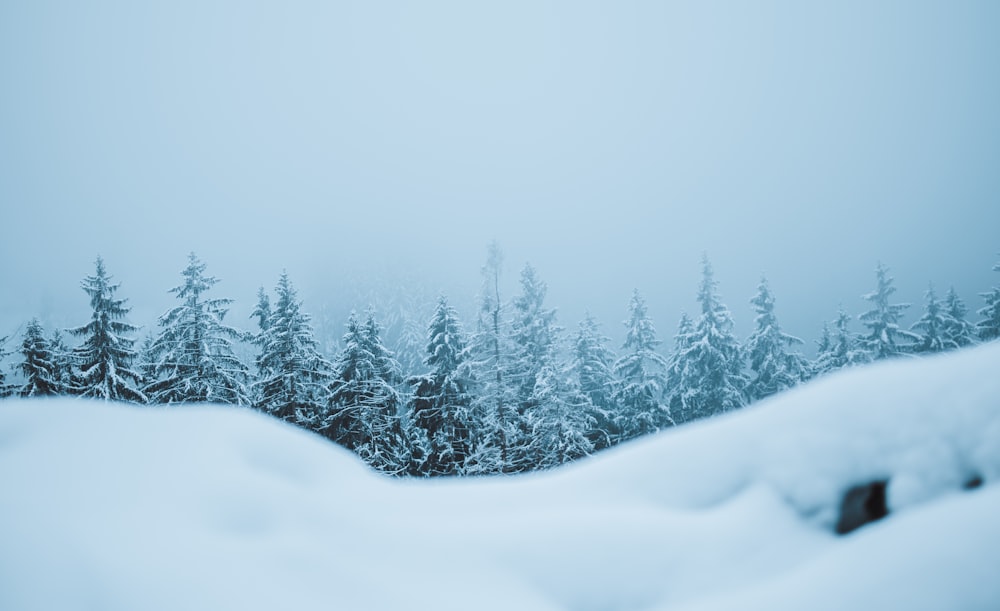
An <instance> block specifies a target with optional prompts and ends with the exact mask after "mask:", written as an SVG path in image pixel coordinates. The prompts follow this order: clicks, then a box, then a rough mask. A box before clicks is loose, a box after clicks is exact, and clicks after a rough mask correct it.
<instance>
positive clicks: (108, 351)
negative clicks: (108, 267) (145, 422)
mask: <svg viewBox="0 0 1000 611" xmlns="http://www.w3.org/2000/svg"><path fill="white" fill-rule="evenodd" d="M96 267H97V269H96V272H95V274H94V275H93V276H87V277H86V278H85V279H84V280H83V282H82V283H81V286H82V288H83V290H84V291H85V292H86V293H87V295H89V296H90V307H91V308H92V309H93V315H92V316H91V320H90V322H89V323H87V324H86V325H83V326H82V327H77V328H75V329H71V330H70V333H72V334H73V335H76V336H79V337H83V338H84V340H83V344H82V345H80V346H78V347H77V348H76V349H74V350H73V362H74V365H75V368H74V375H73V382H72V389H71V392H72V393H73V394H77V395H80V396H83V397H87V398H96V399H103V400H105V401H132V402H136V403H145V402H146V395H144V394H143V393H142V391H141V390H138V389H139V388H140V387H141V386H142V375H141V374H140V373H139V372H138V371H135V370H133V369H132V363H133V361H135V358H136V353H135V350H133V348H132V346H133V345H134V344H135V340H134V339H132V338H130V337H127V336H126V334H130V333H135V332H136V331H138V327H135V326H133V325H131V324H129V323H128V322H125V316H126V315H127V314H128V313H129V310H130V308H128V307H126V306H125V302H126V300H124V299H115V292H117V290H118V288H119V287H120V286H121V285H120V284H112V282H111V276H110V275H108V273H107V272H106V271H105V269H104V261H103V260H102V259H101V258H100V257H98V258H97V262H96Z"/></svg>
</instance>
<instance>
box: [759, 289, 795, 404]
mask: <svg viewBox="0 0 1000 611" xmlns="http://www.w3.org/2000/svg"><path fill="white" fill-rule="evenodd" d="M750 303H751V304H752V305H753V307H754V310H755V311H756V312H757V318H756V319H755V323H756V325H757V327H756V329H755V330H754V332H753V333H751V334H750V337H749V338H747V343H746V354H747V360H748V361H749V363H750V370H751V371H752V372H753V373H754V378H753V379H752V380H751V381H750V383H749V384H748V385H747V391H746V392H747V395H748V398H749V399H750V400H751V401H757V400H760V399H763V398H764V397H768V396H770V395H773V394H775V393H777V392H780V391H782V390H785V389H787V388H791V387H792V386H795V385H796V384H798V383H800V382H802V381H804V380H806V379H808V377H809V367H808V363H807V361H806V359H805V358H804V357H803V356H802V355H801V354H799V353H798V352H788V350H787V348H789V347H791V346H795V345H801V344H802V343H803V342H802V340H801V339H799V338H797V337H794V336H792V335H788V334H787V333H784V332H782V331H781V327H780V326H779V325H778V319H777V317H776V316H775V314H774V297H773V296H772V295H771V289H770V287H769V286H768V284H767V279H766V278H763V277H761V279H760V285H758V287H757V294H756V295H755V296H754V297H753V299H751V300H750Z"/></svg>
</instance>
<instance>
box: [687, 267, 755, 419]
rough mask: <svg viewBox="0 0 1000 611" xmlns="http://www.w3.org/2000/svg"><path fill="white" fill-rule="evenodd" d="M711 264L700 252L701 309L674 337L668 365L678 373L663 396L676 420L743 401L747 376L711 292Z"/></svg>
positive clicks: (729, 323) (727, 318) (725, 313)
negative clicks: (676, 345) (675, 344)
mask: <svg viewBox="0 0 1000 611" xmlns="http://www.w3.org/2000/svg"><path fill="white" fill-rule="evenodd" d="M716 287H717V282H716V281H715V278H714V275H713V272H712V265H711V264H710V263H709V261H708V257H702V282H701V287H700V288H699V291H698V302H699V303H700V304H701V315H700V316H699V317H698V319H697V321H695V323H694V325H693V327H692V328H691V331H690V333H688V334H686V335H685V336H684V337H683V339H682V340H681V341H680V342H679V343H680V344H681V346H680V350H679V352H678V354H677V358H676V359H675V363H674V367H675V368H676V370H677V371H678V372H679V377H678V378H677V379H674V380H672V381H671V383H670V387H669V392H668V401H669V406H670V409H671V413H673V415H674V418H676V419H677V420H678V422H689V421H691V420H696V419H698V418H706V417H709V416H713V415H715V414H719V413H723V412H728V411H732V410H734V409H738V408H740V407H742V406H744V405H745V404H746V393H745V390H746V386H747V379H746V376H745V375H744V374H743V357H742V354H743V353H742V350H741V348H740V343H739V340H738V339H737V338H736V335H734V334H733V319H732V316H731V315H730V313H729V310H728V308H726V306H725V305H723V304H722V302H721V301H720V300H719V296H718V295H717V294H716Z"/></svg>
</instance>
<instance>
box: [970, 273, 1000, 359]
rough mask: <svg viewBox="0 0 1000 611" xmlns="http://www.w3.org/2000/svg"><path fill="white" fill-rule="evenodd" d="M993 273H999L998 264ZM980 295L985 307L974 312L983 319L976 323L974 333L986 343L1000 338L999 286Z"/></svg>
mask: <svg viewBox="0 0 1000 611" xmlns="http://www.w3.org/2000/svg"><path fill="white" fill-rule="evenodd" d="M993 271H995V272H1000V262H998V263H997V264H996V265H994V266H993ZM980 295H981V296H982V297H983V299H985V300H986V305H985V306H984V307H982V308H980V309H979V310H978V311H977V312H976V313H977V314H979V315H980V316H982V317H983V319H982V320H980V321H979V322H977V323H976V333H977V334H978V335H979V339H981V340H983V341H984V342H988V341H990V340H994V339H997V338H1000V286H995V287H993V288H992V289H990V290H989V291H988V292H986V293H980Z"/></svg>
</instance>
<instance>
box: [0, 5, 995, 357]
mask: <svg viewBox="0 0 1000 611" xmlns="http://www.w3.org/2000/svg"><path fill="white" fill-rule="evenodd" d="M998 29H1000V4H997V3H993V2H879V3H875V4H872V3H867V2H843V3H835V5H831V6H822V7H813V6H809V7H807V6H803V5H801V3H793V2H788V3H783V2H773V3H753V4H748V3H725V2H723V3H715V2H699V3H694V2H691V3H663V2H648V3H645V2H628V3H613V4H612V3H590V2H551V3H538V2H505V3H468V2H457V1H456V2H423V3H405V4H403V3H400V4H395V3H372V2H357V3H344V2H336V3H333V2H331V3H320V2H305V1H292V2H284V3H280V4H273V5H268V4H264V3H261V4H256V3H242V2H240V3H237V2H216V3H193V2H192V3H188V2H170V3H166V2H160V3H142V4H141V5H138V4H136V3H118V2H92V3H60V2H49V1H45V0H38V1H36V2H30V3H4V4H3V5H0V82H2V83H3V95H2V96H0V206H2V213H0V219H2V229H3V234H2V238H0V257H2V260H3V265H2V267H0V281H2V286H3V290H2V291H0V336H4V335H16V333H17V332H18V330H19V329H21V328H22V326H23V324H24V323H25V322H26V321H27V320H28V319H30V318H31V317H33V316H39V317H40V318H42V319H43V320H44V321H45V322H46V324H50V325H54V326H75V325H78V324H82V323H83V322H84V321H86V320H87V318H88V317H89V308H88V303H87V298H86V295H85V294H84V293H83V292H82V291H81V290H80V288H79V282H80V280H81V279H82V278H83V277H84V276H86V275H88V274H91V273H93V269H94V263H93V262H94V260H95V258H96V257H97V256H98V255H101V256H102V257H104V259H105V262H106V264H107V267H108V270H109V271H110V272H111V273H112V274H113V275H114V277H115V279H116V280H117V281H120V282H121V283H122V288H121V290H120V292H119V294H120V295H121V296H124V297H127V298H128V299H129V303H130V305H131V306H132V307H133V310H132V313H131V314H130V319H131V321H132V322H134V323H136V324H139V325H143V326H144V327H146V330H149V329H151V328H154V327H155V323H156V317H157V316H158V315H159V314H161V313H162V312H163V311H164V310H165V309H166V308H168V307H170V306H171V305H173V304H172V302H173V301H174V297H173V296H172V295H171V294H169V293H168V289H169V288H171V287H173V286H175V285H177V284H178V283H179V282H180V271H181V270H182V269H183V267H184V265H185V262H186V259H185V257H186V256H187V253H188V252H190V251H195V252H196V253H198V255H199V256H200V257H201V258H202V259H203V260H204V261H205V262H206V263H207V264H208V273H209V274H212V275H215V276H217V277H219V278H220V279H221V280H222V282H221V283H220V284H219V285H218V287H217V288H216V289H214V291H213V293H214V294H215V295H216V296H219V297H230V298H233V299H235V300H236V304H234V308H233V317H232V321H231V322H232V323H233V324H236V325H241V324H242V325H244V326H246V327H249V326H250V325H251V321H249V320H248V319H247V316H248V315H249V311H250V309H251V308H252V306H253V302H254V300H255V293H256V290H257V288H258V287H259V286H264V287H266V288H271V287H273V286H274V283H275V281H276V280H277V278H278V275H279V274H280V273H281V271H282V270H285V269H287V271H288V273H289V274H290V276H291V278H292V280H293V282H294V283H295V284H296V286H297V287H298V288H299V290H300V296H301V297H303V299H304V300H305V306H304V309H305V310H306V311H308V312H311V313H313V314H314V316H318V315H320V313H321V311H323V310H324V309H329V310H330V311H331V312H333V313H334V317H337V316H340V315H341V314H340V313H341V312H343V311H346V310H349V309H350V308H357V309H363V308H364V307H366V306H367V305H368V304H367V303H366V302H367V301H371V300H373V299H376V298H377V296H378V295H380V294H385V295H391V294H396V293H404V294H413V295H414V298H415V299H425V300H429V299H433V298H434V297H436V295H437V294H439V293H446V294H448V295H449V297H451V298H452V299H453V300H454V301H455V302H456V303H458V304H460V305H461V307H462V311H463V314H464V315H466V316H471V315H472V313H473V312H474V304H475V295H476V293H477V291H478V289H479V284H480V277H479V269H480V266H481V265H482V264H483V262H484V260H485V256H486V247H487V244H488V243H489V242H490V241H491V240H494V239H495V240H497V241H498V242H499V243H500V245H501V246H502V247H503V249H504V252H505V255H506V258H505V268H504V274H505V275H504V282H505V290H506V292H507V296H508V297H510V296H513V295H514V294H515V293H516V291H517V277H518V273H519V272H520V269H521V267H522V266H523V265H524V263H525V262H531V264H532V265H534V266H535V267H536V268H537V270H538V272H539V274H540V276H541V277H542V278H543V279H544V280H545V281H546V282H547V283H548V285H549V295H548V303H549V304H550V305H551V306H555V307H557V308H558V309H559V317H560V323H561V324H562V325H563V326H564V327H567V328H570V329H572V328H574V327H575V325H576V322H577V321H578V320H579V319H580V318H581V317H582V316H583V315H584V312H585V311H590V312H591V313H593V314H594V315H595V316H597V317H598V319H599V320H600V321H601V323H602V325H603V328H604V331H605V333H607V334H608V335H611V336H612V337H613V338H618V337H619V336H620V335H621V332H620V328H621V324H620V321H621V320H622V319H623V318H624V316H625V306H626V303H627V301H628V298H629V295H630V293H631V291H632V289H633V288H638V289H639V290H640V291H641V292H642V293H643V294H644V295H645V296H646V298H647V300H648V302H649V305H650V314H651V316H652V317H653V319H654V321H655V322H656V325H657V328H658V330H659V333H660V338H661V339H663V340H666V341H669V338H670V337H671V335H672V334H673V331H674V328H675V326H676V323H677V320H678V318H679V316H680V314H681V312H682V311H688V312H693V311H694V310H695V308H696V303H695V295H696V291H697V285H698V280H699V275H700V264H699V262H700V259H701V256H702V253H707V255H708V256H709V258H710V259H711V261H712V263H713V265H714V268H715V271H716V277H717V279H718V280H719V284H720V291H721V294H722V296H723V298H724V300H725V302H726V303H727V304H728V306H729V307H730V309H731V310H732V312H733V315H734V318H735V320H736V331H737V333H738V334H740V335H742V336H745V335H746V334H747V333H749V332H750V331H751V330H752V326H753V314H752V312H751V310H750V307H749V305H748V303H747V302H748V300H749V299H750V297H751V296H752V295H753V294H754V290H755V287H756V285H757V283H758V281H759V279H760V276H761V274H762V273H764V274H766V275H767V277H768V280H769V281H770V283H771V287H772V289H773V291H774V293H775V295H776V298H777V314H778V317H779V320H780V321H781V322H782V325H783V326H784V328H785V330H786V331H788V332H790V333H792V334H795V335H799V336H801V337H803V338H804V339H807V340H809V343H811V340H813V339H815V337H816V336H817V335H818V333H819V330H820V327H821V325H822V323H823V322H824V321H827V320H830V319H832V318H833V317H834V316H835V314H836V310H837V308H838V307H839V306H841V305H842V306H843V307H844V308H845V309H846V310H847V311H848V312H850V313H852V314H855V315H856V314H857V313H859V312H861V311H863V309H865V303H864V302H863V301H862V300H861V298H860V296H861V295H862V294H864V293H866V292H869V291H871V290H872V289H873V288H874V281H875V277H874V268H875V265H876V263H877V262H878V261H882V262H883V263H885V264H886V265H888V266H889V267H890V269H891V271H892V275H893V276H894V277H895V279H896V286H897V288H898V292H897V294H896V297H898V300H899V301H906V302H912V303H913V304H914V305H913V307H912V308H911V310H910V316H909V320H910V321H912V320H915V318H916V316H919V310H920V305H921V299H922V296H923V292H924V290H925V289H926V287H927V284H928V282H933V283H934V284H935V285H936V286H937V288H938V290H939V292H940V293H943V292H944V290H946V289H947V287H948V286H949V285H954V286H955V288H956V289H957V290H958V292H959V294H960V295H961V296H962V297H963V299H965V300H966V303H967V304H968V305H969V306H970V310H972V311H973V312H974V311H975V309H977V308H978V307H980V305H981V299H980V298H979V297H978V293H979V292H981V291H985V290H987V289H988V288H989V287H990V286H992V285H995V284H996V283H997V279H996V277H995V276H996V274H995V273H993V272H991V271H990V270H991V266H992V265H993V264H994V263H995V262H996V261H997V259H998V255H997V254H996V253H997V251H998V250H1000V238H998V235H997V228H998V227H1000V205H998V194H1000V173H998V172H997V168H1000V112H998V110H997V109H1000V79H998V78H997V75H998V74H1000V71H998V68H1000V38H998V37H997V36H996V32H997V31H998ZM972 318H974V315H973V316H972ZM466 324H467V326H471V325H472V324H473V321H472V320H471V319H469V318H466ZM855 328H856V329H858V330H860V329H859V325H858V324H856V327H855ZM616 341H617V339H616Z"/></svg>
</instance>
